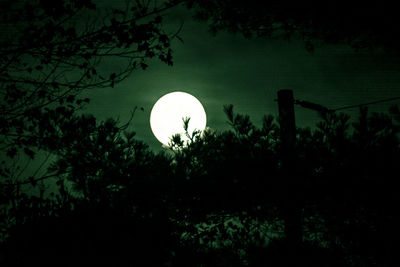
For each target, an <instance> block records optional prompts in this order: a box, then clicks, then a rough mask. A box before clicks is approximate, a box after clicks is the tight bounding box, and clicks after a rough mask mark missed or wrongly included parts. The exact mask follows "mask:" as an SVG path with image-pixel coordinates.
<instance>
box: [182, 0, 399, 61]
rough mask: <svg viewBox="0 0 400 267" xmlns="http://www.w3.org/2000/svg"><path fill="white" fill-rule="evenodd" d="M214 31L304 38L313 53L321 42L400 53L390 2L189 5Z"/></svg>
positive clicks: (227, 0) (233, 0) (227, 1)
mask: <svg viewBox="0 0 400 267" xmlns="http://www.w3.org/2000/svg"><path fill="white" fill-rule="evenodd" d="M186 4H187V6H188V7H189V8H191V9H194V10H195V12H196V16H195V17H196V18H197V19H199V20H203V21H207V22H208V23H209V27H210V30H211V32H213V33H216V32H218V31H221V30H226V31H228V32H232V33H241V34H243V35H244V36H245V37H252V36H255V37H266V38H280V39H282V38H283V39H286V40H291V39H301V40H304V43H305V48H306V49H307V50H308V51H313V50H314V48H315V47H316V46H318V45H319V44H321V43H327V44H346V45H349V46H350V47H352V48H354V49H355V50H364V49H376V48H378V49H384V50H386V51H389V52H396V53H398V52H399V50H398V48H399V40H398V38H397V36H398V34H399V24H400V21H399V18H398V16H397V13H396V11H394V10H395V9H394V4H392V3H390V2H389V1H381V2H379V3H375V2H372V1H365V2H363V3H358V2H355V1H342V0H340V1H334V2H330V3H326V2H318V1H311V0H307V1H236V0H223V1H213V0H209V1H194V0H189V1H186Z"/></svg>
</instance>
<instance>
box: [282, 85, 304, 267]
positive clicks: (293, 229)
mask: <svg viewBox="0 0 400 267" xmlns="http://www.w3.org/2000/svg"><path fill="white" fill-rule="evenodd" d="M278 106H279V123H280V128H281V142H282V151H281V152H282V179H284V181H283V184H284V186H285V187H286V188H285V193H286V195H285V199H284V201H283V202H284V205H283V207H282V208H283V216H284V220H285V235H286V241H287V245H288V254H289V259H288V260H289V261H290V262H291V261H293V262H296V261H297V262H299V258H298V256H300V254H299V253H300V251H299V250H300V249H301V243H302V221H301V205H300V204H299V203H300V202H301V199H299V198H301V197H300V196H301V192H299V190H301V186H300V187H298V186H296V185H298V183H299V182H300V181H298V179H296V178H299V177H296V155H295V144H296V123H295V115H294V97H293V92H292V90H280V91H278Z"/></svg>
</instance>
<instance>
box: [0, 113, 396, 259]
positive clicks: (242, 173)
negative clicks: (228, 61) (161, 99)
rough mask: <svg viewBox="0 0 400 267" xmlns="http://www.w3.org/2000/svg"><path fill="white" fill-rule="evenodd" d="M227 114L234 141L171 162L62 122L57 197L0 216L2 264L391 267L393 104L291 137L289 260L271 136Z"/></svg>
mask: <svg viewBox="0 0 400 267" xmlns="http://www.w3.org/2000/svg"><path fill="white" fill-rule="evenodd" d="M225 112H226V114H227V117H228V122H229V123H230V124H231V126H232V129H233V130H232V131H226V132H220V133H219V132H215V131H212V130H207V131H205V132H204V133H202V134H200V133H197V134H195V136H193V138H192V141H190V142H189V143H188V144H186V145H183V144H181V145H178V147H179V146H180V148H179V149H177V148H176V146H175V148H174V149H173V150H172V154H171V153H161V154H154V153H153V152H151V151H149V149H148V147H147V146H146V145H145V144H143V143H142V142H140V141H137V140H135V138H134V133H129V132H126V131H125V132H124V131H123V130H121V129H120V127H118V126H117V124H116V122H115V121H113V120H107V121H105V122H101V123H96V120H95V119H94V118H93V117H90V116H81V117H73V118H71V119H70V122H69V123H71V124H70V126H69V127H66V129H68V131H66V132H65V133H64V134H63V135H60V136H59V138H61V139H62V138H69V139H70V140H71V141H70V142H64V144H65V145H64V147H63V149H62V150H59V151H60V152H59V159H58V160H57V162H55V163H54V164H53V166H52V168H53V170H54V171H56V172H57V173H63V174H62V175H59V176H58V181H59V182H58V183H57V184H58V192H55V193H53V194H51V195H49V196H48V197H45V195H44V192H42V194H40V195H38V196H33V195H28V194H26V193H24V192H20V193H19V194H18V195H14V196H13V199H12V200H13V201H14V202H15V206H8V207H5V208H3V210H2V211H4V212H2V215H3V217H2V218H3V221H2V222H3V225H5V226H6V227H5V228H4V229H5V231H6V232H5V233H6V234H7V235H6V238H5V240H3V242H2V249H3V251H4V252H3V253H4V255H5V256H4V257H5V260H4V263H30V264H32V263H33V262H36V263H43V262H49V263H50V262H53V263H54V262H60V261H62V262H69V263H71V264H75V263H76V262H79V263H81V262H84V263H105V262H107V263H114V264H115V263H119V264H125V265H135V264H136V265H141V264H153V265H182V264H183V265H191V266H200V265H206V266H215V265H219V266H232V265H248V266H263V265H268V264H273V265H283V266H288V265H290V264H292V263H293V262H297V263H298V264H304V265H307V266H353V265H357V266H360V265H364V266H394V261H393V260H394V241H395V239H394V238H392V234H393V233H394V232H395V231H396V229H397V226H396V225H395V214H396V213H395V211H396V206H395V205H396V204H395V203H397V202H396V201H398V194H397V192H396V191H395V186H394V185H395V181H394V180H395V177H396V175H395V174H396V173H398V171H399V166H398V160H399V158H400V151H399V144H398V139H397V134H398V130H399V129H398V126H396V124H395V121H396V120H395V119H396V118H397V119H398V116H399V114H400V113H399V110H398V108H393V109H392V113H391V115H388V114H371V115H370V116H368V114H367V112H366V109H365V108H363V109H361V113H360V114H361V115H360V118H359V122H358V123H355V124H354V127H353V131H352V132H350V131H348V128H349V124H348V119H349V118H348V117H347V116H345V115H344V114H335V113H328V114H325V115H322V116H324V117H323V120H322V121H321V123H319V124H318V125H317V128H316V129H315V130H314V131H311V130H310V129H302V128H298V129H297V137H296V146H295V148H294V150H295V155H294V156H295V162H296V166H295V170H296V171H295V172H294V173H293V175H295V177H294V178H296V179H298V181H296V183H295V186H296V190H297V192H301V196H302V199H298V201H301V207H302V209H301V227H302V239H301V240H302V241H301V244H300V245H299V247H298V248H299V251H297V252H296V254H295V255H296V257H297V258H296V259H288V256H293V254H291V253H290V254H288V251H289V250H288V249H289V247H290V244H289V243H287V241H288V240H287V238H286V236H285V229H284V228H285V219H286V218H287V217H285V216H286V215H285V214H286V209H287V208H288V207H289V206H290V205H289V204H290V203H289V202H288V201H292V200H293V199H294V198H293V197H292V196H290V195H288V192H292V193H293V192H296V191H295V190H290V191H288V190H287V188H288V186H289V187H290V186H293V184H292V183H291V182H290V181H287V180H286V179H283V178H284V177H285V175H286V170H285V169H284V165H282V158H281V152H280V151H281V149H280V147H281V139H280V131H279V126H278V125H277V124H275V123H274V121H273V118H272V117H271V116H266V117H265V118H264V121H263V125H262V128H257V127H255V126H254V125H253V124H252V123H251V121H250V120H249V117H248V116H243V115H239V114H235V113H234V112H233V107H232V106H226V107H225ZM188 123H190V121H189V122H188ZM77 125H79V127H78V126H77ZM74 140H80V142H75V141H74ZM171 147H172V146H171ZM299 181H301V182H299ZM13 220H15V221H17V223H14V222H13ZM7 222H8V223H7ZM288 260H289V261H288Z"/></svg>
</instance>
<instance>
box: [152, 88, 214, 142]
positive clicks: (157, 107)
mask: <svg viewBox="0 0 400 267" xmlns="http://www.w3.org/2000/svg"><path fill="white" fill-rule="evenodd" d="M188 117H189V118H190V121H189V127H188V132H189V134H192V133H193V131H194V130H200V131H203V130H204V129H205V127H206V123H207V117H206V112H205V111H204V108H203V106H202V105H201V103H200V101H199V100H197V98H195V97H194V96H192V95H190V94H188V93H184V92H172V93H169V94H166V95H164V96H163V97H161V98H160V99H158V100H157V102H156V103H155V104H154V106H153V108H152V110H151V113H150V126H151V130H152V131H153V134H154V136H155V137H156V138H157V139H158V141H160V142H161V143H162V144H164V145H168V143H169V142H170V138H171V137H172V136H173V135H175V134H180V135H181V137H182V140H184V141H187V139H188V138H187V137H186V136H185V134H184V133H185V130H184V129H183V120H182V119H183V118H188Z"/></svg>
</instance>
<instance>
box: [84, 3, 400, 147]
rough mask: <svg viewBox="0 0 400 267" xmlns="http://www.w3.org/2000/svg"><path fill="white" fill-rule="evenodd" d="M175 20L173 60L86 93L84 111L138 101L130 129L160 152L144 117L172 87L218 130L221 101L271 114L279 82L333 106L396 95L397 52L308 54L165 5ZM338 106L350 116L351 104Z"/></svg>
mask: <svg viewBox="0 0 400 267" xmlns="http://www.w3.org/2000/svg"><path fill="white" fill-rule="evenodd" d="M181 21H184V26H183V29H182V31H181V33H180V36H181V37H182V39H183V40H184V43H183V44H182V43H181V42H180V41H179V40H174V41H173V43H172V48H173V50H174V54H173V55H174V65H173V66H172V67H170V66H167V65H165V64H163V63H159V62H158V61H156V60H154V61H151V62H150V64H149V68H148V69H147V70H146V71H137V72H134V73H133V74H132V76H131V77H129V78H128V79H126V80H125V81H123V82H121V83H120V84H118V85H117V86H116V87H115V88H114V89H107V88H105V89H99V90H93V91H90V92H87V93H86V95H88V96H89V97H90V98H91V100H92V101H91V103H90V104H89V106H88V107H87V109H86V112H89V113H92V114H94V115H95V116H97V117H98V118H99V119H105V118H108V117H113V118H119V119H120V121H121V122H125V121H126V120H127V119H128V117H129V115H130V111H131V110H133V108H134V107H135V106H138V107H143V108H144V111H141V110H138V111H137V113H136V114H135V118H134V120H133V124H132V129H133V130H135V131H136V132H137V138H138V139H141V140H143V141H145V142H146V143H147V144H148V145H149V146H150V147H151V148H152V149H153V150H155V151H159V150H161V149H162V148H161V143H159V142H158V141H157V139H156V138H155V137H154V136H153V134H152V132H151V128H150V124H149V118H150V111H151V108H152V106H153V105H154V103H155V102H156V101H157V99H158V98H160V97H161V96H163V95H164V94H166V93H169V92H172V91H184V92H187V93H190V94H192V95H194V96H195V97H196V98H198V99H199V100H200V101H201V103H202V104H203V106H204V108H205V110H206V113H207V126H208V127H211V128H213V129H217V130H224V129H227V128H228V125H227V124H226V118H225V115H224V113H223V111H222V108H223V105H226V104H233V105H234V109H235V110H236V112H238V113H241V114H248V115H250V117H251V118H252V121H253V122H254V123H255V124H256V125H259V124H260V121H261V118H262V116H263V115H264V114H271V115H274V116H277V115H278V108H277V103H276V102H275V101H274V100H275V99H276V93H277V91H278V90H280V89H292V90H293V91H294V96H295V98H296V99H299V100H307V101H311V102H315V103H318V104H321V105H324V106H326V107H328V108H332V109H333V108H339V107H342V106H347V105H353V104H361V103H366V102H370V101H375V100H380V99H385V98H389V97H396V96H400V86H399V82H400V75H399V74H400V59H399V58H394V57H392V56H390V55H384V54H379V53H375V54H368V53H356V52H353V51H352V50H350V49H347V48H345V47H338V46H325V47H321V48H318V49H317V50H316V52H315V53H314V54H310V53H308V52H307V51H306V50H305V49H304V46H303V43H302V42H300V41H292V42H290V43H288V42H287V41H271V40H265V39H251V40H248V39H245V38H243V37H242V36H240V35H231V34H228V33H219V34H217V35H216V36H212V35H211V34H210V33H209V32H208V30H207V25H205V24H204V23H202V22H196V21H194V20H192V19H191V14H190V13H189V12H188V11H186V10H183V9H182V10H178V11H176V10H175V11H172V12H171V14H170V15H169V17H168V18H167V19H166V22H167V26H168V29H169V30H170V31H173V30H175V29H178V28H179V23H180V22H181ZM112 67H114V66H112V65H111V66H110V68H112ZM395 103H399V102H391V103H388V104H377V105H373V106H370V110H372V111H386V110H387V108H388V107H389V106H390V105H391V104H395ZM295 112H296V123H297V125H298V126H309V127H312V126H313V125H315V123H316V122H317V121H318V116H317V115H316V113H315V112H314V111H311V110H305V109H304V108H301V107H296V109H295ZM344 112H346V113H349V114H350V115H352V116H353V117H354V116H356V115H357V109H349V110H346V111H344Z"/></svg>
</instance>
